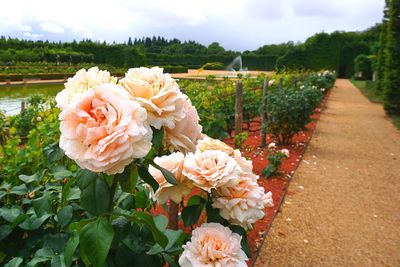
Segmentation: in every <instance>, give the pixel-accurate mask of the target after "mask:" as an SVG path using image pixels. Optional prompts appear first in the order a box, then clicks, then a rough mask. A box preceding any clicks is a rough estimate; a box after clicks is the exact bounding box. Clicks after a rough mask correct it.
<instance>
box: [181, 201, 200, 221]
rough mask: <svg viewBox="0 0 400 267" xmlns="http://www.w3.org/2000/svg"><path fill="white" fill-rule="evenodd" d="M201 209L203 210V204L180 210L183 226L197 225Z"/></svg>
mask: <svg viewBox="0 0 400 267" xmlns="http://www.w3.org/2000/svg"><path fill="white" fill-rule="evenodd" d="M203 208H204V205H203V204H198V205H191V206H187V207H184V208H183V209H182V219H183V223H184V224H185V226H191V225H193V224H195V223H197V221H198V220H199V218H200V215H201V212H202V210H203Z"/></svg>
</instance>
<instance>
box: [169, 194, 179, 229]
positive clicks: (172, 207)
mask: <svg viewBox="0 0 400 267" xmlns="http://www.w3.org/2000/svg"><path fill="white" fill-rule="evenodd" d="M178 212H179V204H176V203H175V202H173V201H172V200H170V201H169V209H168V228H169V229H172V230H178Z"/></svg>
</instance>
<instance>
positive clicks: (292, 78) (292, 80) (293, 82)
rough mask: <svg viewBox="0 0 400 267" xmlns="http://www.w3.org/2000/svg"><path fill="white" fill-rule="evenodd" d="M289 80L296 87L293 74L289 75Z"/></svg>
mask: <svg viewBox="0 0 400 267" xmlns="http://www.w3.org/2000/svg"><path fill="white" fill-rule="evenodd" d="M290 82H291V84H292V87H293V88H294V87H296V78H295V77H294V76H293V75H292V76H290Z"/></svg>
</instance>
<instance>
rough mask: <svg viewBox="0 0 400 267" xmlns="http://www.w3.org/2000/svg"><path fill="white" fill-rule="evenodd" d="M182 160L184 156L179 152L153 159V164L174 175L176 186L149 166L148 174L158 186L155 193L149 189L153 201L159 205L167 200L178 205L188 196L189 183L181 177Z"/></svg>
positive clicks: (189, 190)
mask: <svg viewBox="0 0 400 267" xmlns="http://www.w3.org/2000/svg"><path fill="white" fill-rule="evenodd" d="M184 160H185V156H184V155H183V154H182V153H180V152H176V153H172V154H171V155H168V156H162V157H157V158H155V159H154V162H155V163H156V164H157V165H159V166H161V167H163V168H164V169H167V170H169V171H170V172H172V173H173V174H174V176H175V178H176V180H177V182H178V184H177V185H173V184H170V183H168V182H167V180H165V177H164V175H163V174H162V173H161V171H159V170H158V169H156V168H154V167H153V166H150V167H149V172H150V174H151V175H152V176H153V177H154V179H155V180H156V181H157V183H158V185H159V186H160V187H159V188H158V189H157V191H156V192H153V191H152V189H150V192H151V197H152V199H153V200H155V201H157V202H158V203H159V204H164V203H165V202H167V200H168V199H171V200H172V201H174V202H175V203H179V202H181V200H182V198H183V197H184V196H187V195H189V194H190V192H191V185H190V184H191V183H190V181H188V180H187V179H186V178H185V177H184V176H183V175H182V170H183V163H184Z"/></svg>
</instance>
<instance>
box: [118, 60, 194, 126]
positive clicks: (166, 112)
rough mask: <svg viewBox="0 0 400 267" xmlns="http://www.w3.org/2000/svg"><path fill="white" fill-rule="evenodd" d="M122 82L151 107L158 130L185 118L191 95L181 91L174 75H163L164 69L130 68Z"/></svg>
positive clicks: (152, 123) (144, 103) (144, 105)
mask: <svg viewBox="0 0 400 267" xmlns="http://www.w3.org/2000/svg"><path fill="white" fill-rule="evenodd" d="M120 85H121V86H123V87H124V88H125V90H126V91H128V92H129V93H130V94H131V95H132V97H133V98H134V99H136V100H137V101H138V102H140V104H141V105H142V106H143V107H144V108H145V109H146V110H147V112H148V122H149V124H150V125H151V126H154V127H155V128H157V129H161V127H162V126H166V127H169V128H174V127H175V123H176V122H177V121H180V120H182V119H183V118H184V117H185V111H184V109H183V106H184V103H185V102H186V99H187V96H186V95H184V94H182V93H181V92H180V90H179V86H178V84H177V83H176V81H175V80H174V79H173V78H172V77H171V75H169V74H167V73H166V74H163V69H162V68H159V67H153V68H150V69H149V68H144V67H141V68H132V69H129V70H128V72H127V73H126V74H125V78H123V79H122V80H121V81H120Z"/></svg>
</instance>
